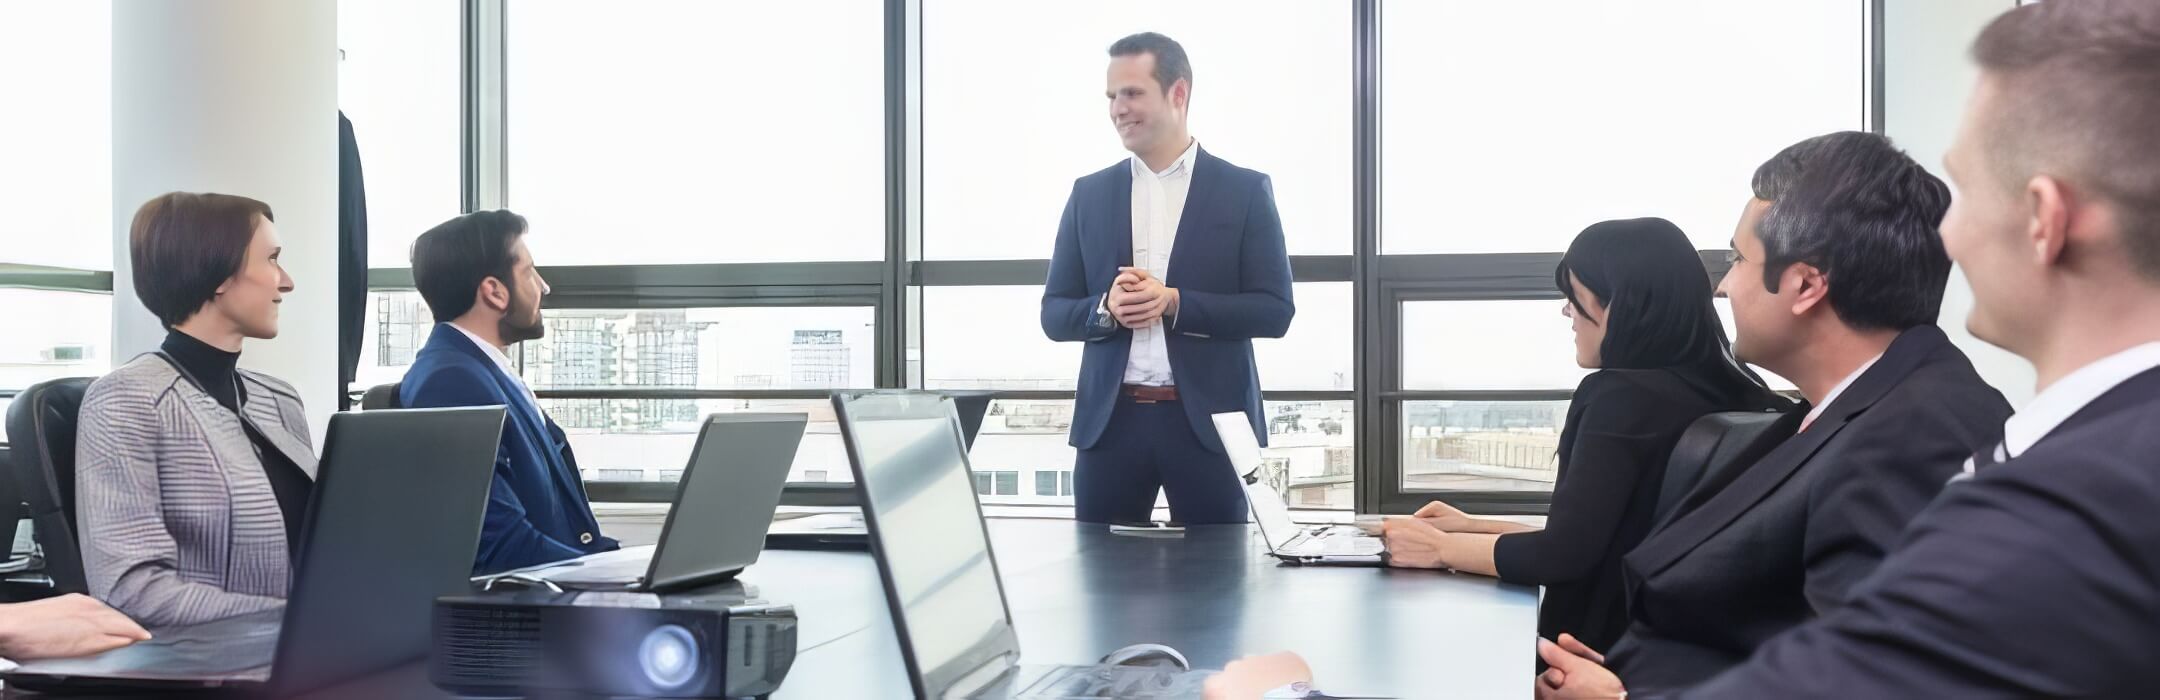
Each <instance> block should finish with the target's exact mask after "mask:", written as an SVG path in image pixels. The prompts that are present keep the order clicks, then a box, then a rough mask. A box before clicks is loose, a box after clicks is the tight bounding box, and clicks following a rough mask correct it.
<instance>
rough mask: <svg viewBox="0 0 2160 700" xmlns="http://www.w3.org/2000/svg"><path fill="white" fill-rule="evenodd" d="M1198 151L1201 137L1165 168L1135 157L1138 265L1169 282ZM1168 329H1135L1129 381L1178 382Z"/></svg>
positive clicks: (1158, 326) (1146, 383)
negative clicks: (1172, 371) (1166, 340)
mask: <svg viewBox="0 0 2160 700" xmlns="http://www.w3.org/2000/svg"><path fill="white" fill-rule="evenodd" d="M1199 153H1200V140H1199V139H1193V141H1192V143H1191V144H1189V145H1187V146H1186V147H1185V153H1184V154H1182V155H1179V156H1178V158H1177V161H1175V162H1173V163H1171V164H1170V165H1169V167H1166V168H1163V169H1162V171H1161V172H1156V171H1154V170H1151V169H1149V168H1148V166H1147V161H1143V160H1140V156H1138V155H1135V156H1133V157H1132V171H1133V178H1132V251H1133V267H1138V268H1141V269H1145V270H1147V271H1148V274H1151V275H1154V276H1155V279H1158V280H1162V282H1163V284H1165V285H1167V284H1169V283H1170V249H1171V247H1172V246H1174V245H1176V244H1177V229H1178V221H1179V220H1180V219H1183V218H1184V215H1185V195H1186V194H1187V193H1190V192H1191V191H1192V173H1193V167H1194V166H1195V165H1196V163H1195V161H1194V159H1195V158H1196V157H1198V155H1199ZM1106 299H1107V298H1106ZM1164 332H1165V329H1164V328H1163V321H1162V319H1156V320H1155V321H1154V322H1153V323H1150V324H1148V326H1147V327H1145V328H1136V329H1133V335H1132V354H1131V355H1130V356H1129V357H1128V358H1127V359H1126V361H1125V383H1127V384H1140V385H1144V386H1175V385H1176V384H1177V381H1176V379H1175V378H1174V377H1172V376H1170V347H1169V345H1167V344H1166V343H1164V338H1165V335H1164Z"/></svg>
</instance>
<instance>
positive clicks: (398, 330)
mask: <svg viewBox="0 0 2160 700" xmlns="http://www.w3.org/2000/svg"><path fill="white" fill-rule="evenodd" d="M367 298H368V309H367V316H365V317H364V318H365V319H366V322H365V323H364V324H363V326H362V328H361V331H360V348H361V350H360V367H359V371H357V372H355V373H353V385H352V386H351V387H348V388H349V389H351V390H353V391H367V390H368V388H369V387H374V386H380V385H383V384H389V383H392V382H396V381H399V380H402V379H404V378H405V370H406V369H407V368H409V367H411V366H412V362H413V355H415V354H417V353H419V352H420V347H421V346H423V345H426V344H427V339H428V334H429V333H432V332H433V331H434V328H435V317H434V316H433V315H431V314H430V313H429V312H428V308H427V302H426V301H423V300H421V298H420V293H419V292H415V291H409V290H392V291H378V292H369V293H368V297H367Z"/></svg>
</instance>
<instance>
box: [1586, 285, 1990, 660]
mask: <svg viewBox="0 0 2160 700" xmlns="http://www.w3.org/2000/svg"><path fill="white" fill-rule="evenodd" d="M1801 416H1802V413H1801V412H1798V411H1796V412H1795V413H1794V414H1793V415H1790V416H1787V418H1786V419H1784V420H1781V421H1780V425H1778V426H1775V427H1774V429H1773V430H1772V431H1771V432H1770V433H1769V434H1767V435H1765V436H1764V438H1763V440H1778V439H1780V437H1781V436H1783V435H1787V434H1789V431H1790V430H1791V429H1793V428H1797V427H1799V421H1800V418H1801ZM2009 416H2010V405H2009V403H2008V402H2006V401H2004V400H2003V397H2002V394H2001V393H1999V392H1997V391H1995V389H1994V388H1992V387H1990V386H1988V385H1987V383H1986V382H1983V381H1981V379H1980V375H1979V374H1978V373H1976V372H1974V371H1973V366H1972V362H1971V361H1970V360H1967V359H1966V357H1965V354H1964V353H1963V352H1960V351H1959V350H1958V349H1957V347H1956V346H1954V345H1951V344H1950V340H1949V338H1947V337H1946V336H1944V335H1943V332H1942V329H1940V328H1936V327H1935V326H1920V327H1916V328H1913V329H1910V330H1907V331H1905V332H1904V333H1903V334H1900V335H1899V336H1898V338H1897V340H1895V341H1893V342H1891V344H1890V348H1889V349H1888V350H1887V351H1885V352H1884V353H1883V356H1882V358H1881V359H1879V360H1877V361H1876V362H1875V365H1874V366H1873V367H1870V368H1869V369H1868V371H1867V372H1865V373H1863V374H1861V375H1860V377H1859V378H1858V379H1855V380H1854V381H1853V383H1852V384H1851V385H1850V386H1847V387H1846V389H1845V392H1844V393H1843V394H1841V395H1839V396H1838V397H1837V398H1836V399H1834V400H1832V401H1831V403H1830V405H1829V406H1828V407H1827V408H1826V409H1825V410H1824V411H1823V413H1822V415H1820V416H1819V417H1817V419H1816V422H1815V424H1814V425H1812V426H1810V427H1809V428H1808V430H1807V431H1806V432H1803V433H1800V434H1798V435H1792V436H1791V438H1790V439H1787V440H1784V441H1783V442H1781V443H1778V444H1776V445H1775V446H1774V447H1771V448H1769V449H1767V450H1766V452H1767V454H1764V455H1763V456H1762V458H1761V459H1759V460H1757V461H1755V462H1754V464H1752V465H1750V466H1748V467H1747V468H1745V469H1734V470H1731V471H1732V472H1733V473H1732V474H1731V475H1730V476H1729V477H1724V478H1722V479H1721V481H1722V483H1705V484H1703V485H1702V486H1700V487H1698V488H1697V489H1696V490H1695V491H1693V492H1691V493H1690V494H1689V496H1688V498H1687V499H1684V500H1682V501H1681V504H1680V507H1679V508H1677V509H1675V510H1674V512H1673V514H1672V515H1671V516H1669V517H1668V519H1667V520H1665V521H1664V522H1662V523H1660V524H1659V526H1658V528H1657V529H1656V530H1655V531H1654V532H1652V533H1651V535H1650V536H1649V537H1648V538H1647V539H1645V540H1644V541H1643V543H1642V545H1641V546H1639V547H1637V548H1636V549H1635V551H1633V552H1630V553H1629V554H1628V555H1627V557H1626V561H1625V565H1624V569H1625V573H1624V578H1625V580H1626V581H1627V587H1628V611H1629V618H1630V620H1631V622H1632V624H1631V625H1630V627H1629V628H1628V632H1627V634H1626V635H1624V636H1623V637H1622V639H1621V640H1620V642H1619V643H1617V644H1615V645H1614V646H1613V648H1612V649H1611V653H1610V654H1608V658H1609V660H1610V665H1611V667H1612V669H1613V671H1614V672H1615V673H1618V674H1619V675H1620V677H1621V679H1622V680H1623V681H1625V682H1626V683H1627V685H1628V687H1629V689H1630V690H1631V691H1635V692H1644V693H1647V692H1656V691H1658V690H1661V689H1672V688H1678V687H1684V686H1688V685H1693V684H1695V683H1698V682H1701V681H1703V680H1705V679H1708V678H1710V677H1711V676H1714V675H1716V674H1717V673H1719V672H1721V671H1724V670H1725V669H1727V668H1731V667H1732V666H1735V665H1738V664H1740V663H1741V662H1743V661H1745V660H1747V657H1748V654H1750V653H1752V652H1753V651H1754V650H1755V649H1756V648H1757V647H1759V646H1762V645H1763V643H1765V642H1767V641H1769V640H1770V638H1771V637H1773V636H1776V635H1777V634H1779V633H1781V632H1784V631H1785V630H1788V629H1791V628H1793V627H1796V626H1799V625H1800V624H1801V623H1804V622H1806V621H1808V620H1809V619H1811V618H1813V617H1815V616H1816V615H1817V614H1818V613H1825V612H1829V611H1832V610H1835V609H1836V608H1837V607H1839V606H1840V605H1841V604H1843V602H1844V600H1845V597H1846V594H1847V593H1848V592H1849V591H1850V589H1851V588H1852V585H1853V584H1854V583H1855V582H1857V581H1859V580H1860V579H1861V578H1863V577H1865V576H1867V574H1868V573H1869V572H1871V571H1873V570H1874V568H1875V566H1876V564H1877V563H1879V562H1880V561H1881V560H1882V557H1883V555H1884V553H1885V552H1887V551H1889V549H1890V546H1891V544H1892V543H1893V542H1894V541H1895V538H1896V537H1897V536H1898V533H1899V532H1901V531H1903V530H1904V528H1905V524H1906V523H1907V522H1908V521H1910V520H1911V519H1912V517H1913V515H1915V514H1917V513H1919V512H1920V509H1921V508H1922V507H1924V506H1926V505H1927V503H1928V501H1929V500H1931V499H1933V498H1934V497H1935V494H1936V493H1938V492H1940V491H1941V490H1942V486H1943V484H1944V482H1945V481H1947V480H1948V479H1949V478H1950V477H1951V475H1953V474H1955V473H1957V472H1959V471H1961V470H1962V469H1963V467H1964V463H1965V459H1966V458H1967V457H1970V456H1972V454H1973V452H1974V451H1975V450H1976V449H1978V448H1981V447H1985V446H1988V445H1992V444H1994V442H1995V440H1996V439H1997V438H1998V437H1999V436H2000V435H2001V433H2002V424H2003V420H2004V419H2006V418H2008V417H2009Z"/></svg>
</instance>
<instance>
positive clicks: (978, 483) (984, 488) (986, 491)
mask: <svg viewBox="0 0 2160 700" xmlns="http://www.w3.org/2000/svg"><path fill="white" fill-rule="evenodd" d="M974 476H975V494H976V495H978V496H988V495H990V494H991V488H990V473H989V472H975V474H974Z"/></svg>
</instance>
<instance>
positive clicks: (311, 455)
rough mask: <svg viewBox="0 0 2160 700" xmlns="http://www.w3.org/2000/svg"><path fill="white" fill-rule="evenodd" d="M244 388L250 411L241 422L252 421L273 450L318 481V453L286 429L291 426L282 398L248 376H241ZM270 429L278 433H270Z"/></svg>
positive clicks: (258, 432) (243, 412) (252, 425)
mask: <svg viewBox="0 0 2160 700" xmlns="http://www.w3.org/2000/svg"><path fill="white" fill-rule="evenodd" d="M240 386H241V388H242V390H244V391H246V392H247V393H248V398H247V405H246V406H245V408H246V409H247V410H245V411H241V414H242V415H241V419H242V420H245V421H248V423H249V425H250V426H251V427H253V428H254V429H255V432H256V433H257V434H260V435H262V436H263V439H264V440H268V441H269V442H270V446H271V447H273V448H276V449H277V451H278V452H279V453H281V454H283V455H285V459H288V460H291V461H292V463H293V465H294V466H297V467H299V468H300V471H302V472H306V473H307V475H308V478H310V479H313V478H315V477H316V473H315V452H314V451H313V450H310V449H308V448H307V446H306V445H303V444H301V443H300V442H299V441H298V440H296V439H294V437H293V435H292V432H291V431H290V430H287V429H286V427H285V426H286V425H288V423H287V421H286V420H285V418H286V417H285V415H284V411H285V409H284V404H282V403H280V402H279V400H278V399H279V396H278V395H277V394H276V393H274V392H272V391H270V390H269V389H268V388H267V387H264V386H261V385H260V384H258V383H256V382H255V381H254V380H253V379H250V378H248V377H247V376H246V375H244V374H243V375H241V381H240ZM266 426H267V427H271V428H276V430H266V429H265V427H266Z"/></svg>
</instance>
